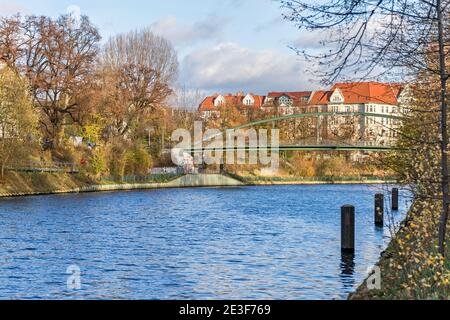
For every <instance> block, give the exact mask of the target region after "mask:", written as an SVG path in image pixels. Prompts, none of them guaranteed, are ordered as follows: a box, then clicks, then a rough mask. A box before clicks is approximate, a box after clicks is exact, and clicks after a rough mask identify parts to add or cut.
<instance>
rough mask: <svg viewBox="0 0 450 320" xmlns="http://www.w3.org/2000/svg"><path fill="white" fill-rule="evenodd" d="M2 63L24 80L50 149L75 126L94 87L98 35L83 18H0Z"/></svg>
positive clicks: (86, 19) (87, 20) (69, 16)
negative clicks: (69, 125)
mask: <svg viewBox="0 0 450 320" xmlns="http://www.w3.org/2000/svg"><path fill="white" fill-rule="evenodd" d="M0 24H1V26H2V28H1V29H2V32H3V34H2V41H0V53H1V55H2V56H1V59H2V60H3V61H5V62H6V63H7V64H8V65H9V66H10V67H12V68H14V69H15V70H17V71H18V72H20V73H21V74H22V75H24V76H25V77H26V78H27V79H28V81H29V84H30V88H31V92H32V96H33V103H34V105H35V106H36V107H37V108H38V109H39V110H40V111H41V117H40V122H41V126H42V128H43V129H44V132H45V136H46V139H47V142H48V146H49V147H50V148H54V147H55V146H57V145H58V144H59V142H60V139H61V133H62V130H63V127H64V125H66V124H70V123H73V122H74V121H75V122H76V121H77V120H79V117H80V114H81V113H82V108H83V105H82V101H83V97H84V96H85V95H86V92H88V91H87V90H86V88H87V87H88V86H90V84H91V83H92V81H93V70H94V66H95V60H96V58H97V52H98V44H99V41H100V35H99V33H98V30H97V29H96V28H95V27H94V26H93V25H92V24H91V23H90V21H89V19H88V18H87V17H86V16H83V17H81V18H80V19H79V20H77V19H75V18H74V17H72V16H71V15H63V16H60V17H59V18H57V19H52V18H50V17H45V16H41V17H38V16H28V17H25V18H21V17H20V16H15V17H12V18H2V20H1V23H0Z"/></svg>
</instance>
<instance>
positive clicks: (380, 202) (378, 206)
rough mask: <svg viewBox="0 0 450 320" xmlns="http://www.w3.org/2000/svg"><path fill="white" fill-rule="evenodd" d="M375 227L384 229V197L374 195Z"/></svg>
mask: <svg viewBox="0 0 450 320" xmlns="http://www.w3.org/2000/svg"><path fill="white" fill-rule="evenodd" d="M375 225H376V226H378V227H384V195H383V194H377V195H375Z"/></svg>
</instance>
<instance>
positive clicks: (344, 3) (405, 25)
mask: <svg viewBox="0 0 450 320" xmlns="http://www.w3.org/2000/svg"><path fill="white" fill-rule="evenodd" d="M280 2H281V4H282V6H283V8H285V9H286V10H287V13H286V15H285V17H286V18H287V19H288V20H290V21H292V22H293V23H295V25H296V26H297V27H298V28H299V29H301V30H308V31H316V32H319V31H320V32H321V33H323V34H326V35H327V37H326V38H327V41H326V42H325V41H323V44H326V46H325V48H326V51H325V50H324V51H321V52H306V51H305V50H304V49H302V48H297V52H298V53H299V54H303V55H304V56H305V57H306V58H308V59H315V60H316V61H318V62H319V66H320V67H321V70H322V75H323V76H324V78H325V79H326V80H327V82H334V81H335V80H337V79H339V78H343V77H347V78H348V75H349V74H357V75H359V76H358V78H359V79H364V78H367V77H381V76H383V77H385V78H386V77H388V76H391V77H392V76H397V79H401V80H403V81H408V80H412V79H414V78H416V77H417V75H418V74H419V73H420V74H427V75H428V76H430V77H434V78H435V79H436V80H437V83H438V85H437V86H436V87H430V88H429V90H430V91H433V94H430V96H429V98H430V99H432V100H431V101H430V105H434V104H435V105H437V106H438V107H437V108H436V109H431V110H427V112H435V113H437V114H438V116H439V122H440V126H439V134H438V136H437V137H436V138H437V140H438V146H439V150H440V179H439V181H431V180H430V181H429V183H435V184H436V183H437V184H438V185H439V189H440V197H441V203H442V212H441V217H440V219H439V220H440V222H439V237H438V238H439V251H440V253H441V254H445V239H446V229H447V224H448V215H449V204H450V198H449V197H450V195H449V168H448V154H447V153H448V145H449V138H448V127H447V122H448V101H447V100H448V93H447V90H448V89H447V85H448V79H449V75H450V72H449V64H448V61H446V57H447V56H448V54H449V49H450V33H449V32H446V31H445V30H449V27H450V26H449V21H450V19H449V14H450V1H449V0H427V1H425V0H321V1H302V0H281V1H280ZM430 57H432V59H433V61H434V63H429V62H430ZM418 125H419V124H418Z"/></svg>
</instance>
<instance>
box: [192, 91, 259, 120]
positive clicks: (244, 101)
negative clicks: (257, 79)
mask: <svg viewBox="0 0 450 320" xmlns="http://www.w3.org/2000/svg"><path fill="white" fill-rule="evenodd" d="M265 99H266V97H265V96H260V95H255V94H253V93H248V94H244V93H243V92H238V93H236V94H226V95H222V94H214V95H212V96H208V97H206V98H205V99H204V100H203V101H202V103H201V104H200V106H199V112H200V114H201V116H202V117H203V118H204V119H209V118H212V117H220V108H221V107H224V106H235V107H239V108H241V110H246V109H247V110H248V109H257V110H260V109H261V108H262V106H263V104H264V101H265Z"/></svg>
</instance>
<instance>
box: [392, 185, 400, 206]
mask: <svg viewBox="0 0 450 320" xmlns="http://www.w3.org/2000/svg"><path fill="white" fill-rule="evenodd" d="M398 208H399V206H398V188H393V189H392V211H398Z"/></svg>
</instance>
